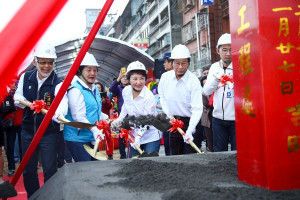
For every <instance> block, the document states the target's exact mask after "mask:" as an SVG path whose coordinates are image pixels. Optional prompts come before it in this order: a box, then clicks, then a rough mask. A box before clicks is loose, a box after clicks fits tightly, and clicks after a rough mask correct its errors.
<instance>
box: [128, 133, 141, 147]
mask: <svg viewBox="0 0 300 200" xmlns="http://www.w3.org/2000/svg"><path fill="white" fill-rule="evenodd" d="M140 140H141V137H140V136H137V137H135V138H134V143H130V146H131V147H132V148H134V149H135V146H138V147H140ZM135 150H136V149H135Z"/></svg>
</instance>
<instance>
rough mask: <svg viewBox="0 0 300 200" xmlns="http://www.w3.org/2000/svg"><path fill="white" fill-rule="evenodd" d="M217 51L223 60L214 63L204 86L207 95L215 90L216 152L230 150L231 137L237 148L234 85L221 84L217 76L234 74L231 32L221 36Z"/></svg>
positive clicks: (213, 128)
mask: <svg viewBox="0 0 300 200" xmlns="http://www.w3.org/2000/svg"><path fill="white" fill-rule="evenodd" d="M217 53H218V54H219V55H220V57H221V60H220V61H219V62H216V63H214V64H212V66H211V68H210V70H209V74H208V77H207V81H206V84H205V86H204V93H205V94H206V95H211V94H212V93H213V92H214V100H213V106H214V110H213V119H212V130H213V150H214V151H215V152H217V151H228V142H229V139H230V144H231V150H236V140H235V110H234V90H233V86H229V85H227V84H226V85H223V84H220V81H219V79H218V78H217V77H221V76H222V75H224V74H226V75H229V76H233V69H232V63H231V35H230V34H228V33H225V34H223V35H222V36H221V37H220V38H219V40H218V45H217Z"/></svg>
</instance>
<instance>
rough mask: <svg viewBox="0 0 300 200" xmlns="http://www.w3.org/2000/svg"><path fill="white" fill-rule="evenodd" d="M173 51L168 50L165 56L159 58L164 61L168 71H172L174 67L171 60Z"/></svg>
mask: <svg viewBox="0 0 300 200" xmlns="http://www.w3.org/2000/svg"><path fill="white" fill-rule="evenodd" d="M170 57H171V52H166V53H165V54H164V57H162V58H160V59H158V61H160V62H164V67H165V70H166V71H170V70H172V69H173V67H172V60H171V58H170Z"/></svg>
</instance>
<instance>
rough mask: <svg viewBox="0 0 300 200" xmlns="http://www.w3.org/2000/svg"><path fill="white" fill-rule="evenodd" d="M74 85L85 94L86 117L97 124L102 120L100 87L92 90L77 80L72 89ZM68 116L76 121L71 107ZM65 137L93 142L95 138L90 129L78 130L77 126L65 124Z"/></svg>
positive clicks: (66, 138)
mask: <svg viewBox="0 0 300 200" xmlns="http://www.w3.org/2000/svg"><path fill="white" fill-rule="evenodd" d="M73 87H75V88H78V89H79V90H80V92H81V93H82V95H83V96H84V102H85V106H86V118H87V120H88V121H89V122H90V123H91V124H95V123H96V121H99V120H100V115H101V106H102V102H101V97H100V92H99V90H98V88H97V87H95V90H94V91H93V92H92V91H91V90H89V89H87V88H85V87H84V86H83V85H81V84H80V82H79V81H75V82H74V83H73V84H72V86H71V88H70V89H72V88H73ZM70 89H69V90H70ZM66 118H67V119H68V120H70V121H74V120H73V118H72V115H71V111H70V109H69V110H68V114H67V115H66ZM64 138H65V140H67V141H72V142H91V141H94V140H95V139H94V136H93V133H92V132H91V131H90V130H88V129H80V130H78V129H77V128H74V127H71V126H64Z"/></svg>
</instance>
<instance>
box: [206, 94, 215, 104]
mask: <svg viewBox="0 0 300 200" xmlns="http://www.w3.org/2000/svg"><path fill="white" fill-rule="evenodd" d="M214 95H215V93H214V92H213V93H212V94H211V96H210V98H209V102H208V105H209V106H213V105H214Z"/></svg>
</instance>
